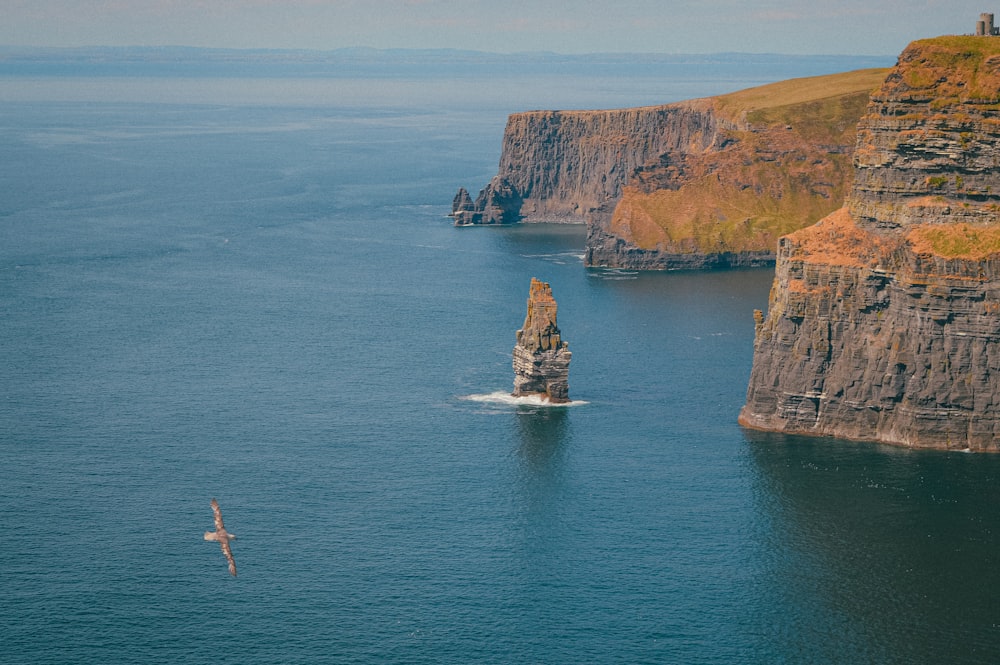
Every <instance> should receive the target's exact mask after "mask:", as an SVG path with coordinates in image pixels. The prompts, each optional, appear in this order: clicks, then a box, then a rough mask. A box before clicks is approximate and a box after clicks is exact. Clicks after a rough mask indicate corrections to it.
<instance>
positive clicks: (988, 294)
mask: <svg viewBox="0 0 1000 665" xmlns="http://www.w3.org/2000/svg"><path fill="white" fill-rule="evenodd" d="M998 165H1000V39H998V38H996V37H985V36H984V37H972V36H966V37H961V36H956V37H939V38H935V39H927V40H921V41H917V42H914V43H913V44H911V45H910V46H908V47H907V48H906V50H905V51H904V52H903V53H902V55H900V57H899V62H898V64H897V66H896V67H895V68H894V69H893V70H892V71H891V72H890V73H889V75H888V76H887V77H886V79H885V82H884V83H883V84H882V86H881V87H880V88H879V89H877V90H876V91H875V92H874V93H873V94H872V96H871V101H870V103H869V105H868V109H867V111H866V113H865V115H864V116H863V117H862V119H861V121H860V124H859V126H858V140H857V147H856V150H855V153H854V166H855V174H854V184H853V188H852V190H851V193H850V194H849V196H848V197H847V205H846V206H845V207H844V208H842V209H840V210H838V211H836V212H834V213H833V214H831V215H829V216H828V217H826V218H824V219H823V220H821V221H820V222H818V223H817V224H815V225H813V226H811V227H809V228H806V229H802V230H800V231H797V232H795V233H792V234H790V235H787V236H785V237H783V238H782V239H781V240H780V241H779V244H778V254H777V266H776V270H775V280H774V286H773V288H772V290H771V298H770V302H769V304H768V312H767V315H766V316H764V315H763V314H762V313H760V312H757V313H756V315H755V319H756V322H757V334H756V340H755V342H754V360H753V369H752V371H751V376H750V385H749V388H748V391H747V402H746V406H744V407H743V411H742V412H741V414H740V422H741V423H742V424H743V425H745V426H747V427H751V428H755V429H762V430H771V431H779V432H788V433H795V434H809V435H826V436H836V437H841V438H848V439H858V440H871V441H880V442H884V443H890V444H896V445H902V446H910V447H922V448H939V449H951V450H971V451H993V452H1000V168H998Z"/></svg>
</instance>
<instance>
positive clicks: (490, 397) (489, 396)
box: [459, 390, 587, 409]
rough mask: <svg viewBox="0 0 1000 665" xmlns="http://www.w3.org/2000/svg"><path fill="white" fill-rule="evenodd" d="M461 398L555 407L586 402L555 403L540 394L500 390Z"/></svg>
mask: <svg viewBox="0 0 1000 665" xmlns="http://www.w3.org/2000/svg"><path fill="white" fill-rule="evenodd" d="M459 399H461V400H465V401H467V402H479V403H481V404H505V405H508V406H545V407H551V408H555V409H559V408H564V407H568V406H582V405H584V404H586V403H587V402H584V401H583V400H571V401H569V402H562V403H555V402H549V401H548V400H545V399H543V398H542V397H541V396H540V395H527V396H525V397H514V396H513V395H511V394H510V393H506V392H504V391H502V390H497V391H495V392H492V393H485V394H479V395H463V396H462V397H459Z"/></svg>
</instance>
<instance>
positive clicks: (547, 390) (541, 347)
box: [513, 278, 573, 404]
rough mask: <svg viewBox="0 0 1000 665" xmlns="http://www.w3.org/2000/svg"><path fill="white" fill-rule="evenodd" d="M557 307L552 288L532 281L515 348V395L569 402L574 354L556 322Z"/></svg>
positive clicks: (533, 279) (555, 401)
mask: <svg viewBox="0 0 1000 665" xmlns="http://www.w3.org/2000/svg"><path fill="white" fill-rule="evenodd" d="M557 309H558V306H557V305H556V301H555V298H554V297H553V296H552V287H550V286H549V285H548V284H547V283H546V282H542V281H539V280H537V279H535V278H532V279H531V288H530V290H529V293H528V313H527V315H526V316H525V319H524V325H523V326H521V329H520V330H518V331H517V344H516V345H515V346H514V353H513V358H514V393H513V394H514V396H515V397H525V396H529V395H538V396H541V397H542V398H543V399H545V400H546V401H549V402H553V403H557V404H558V403H565V402H568V401H569V361H570V358H571V357H572V355H573V354H572V353H570V351H569V345H568V344H566V342H564V341H563V340H562V334H561V333H560V332H559V325H558V323H557V321H556V312H557Z"/></svg>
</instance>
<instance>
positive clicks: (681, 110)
mask: <svg viewBox="0 0 1000 665" xmlns="http://www.w3.org/2000/svg"><path fill="white" fill-rule="evenodd" d="M716 124H717V118H716V116H715V114H714V113H712V112H711V109H710V107H709V105H708V104H706V103H703V102H689V103H684V104H671V105H666V106H649V107H642V108H633V109H621V110H613V111H531V112H527V113H515V114H513V115H511V116H510V117H509V118H508V120H507V127H506V129H505V131H504V137H503V148H502V151H501V156H500V167H499V171H498V173H497V175H496V176H494V178H493V179H492V180H491V181H490V182H489V184H488V185H487V186H486V187H485V188H484V189H483V190H482V191H481V192H480V193H479V196H478V197H477V198H476V200H475V201H474V202H472V201H471V197H469V201H468V202H466V203H471V205H465V206H463V207H458V206H457V205H456V206H455V207H453V210H452V216H453V217H454V218H455V223H456V224H457V225H468V224H509V223H512V222H571V223H578V224H582V223H584V222H586V220H587V216H588V214H589V213H590V212H591V211H593V210H595V209H596V208H598V207H600V206H602V205H605V204H606V203H607V202H608V201H613V200H617V199H618V198H619V197H620V196H621V191H622V186H623V185H624V184H625V182H626V181H627V179H628V176H629V174H631V173H632V172H633V171H635V169H636V168H638V167H640V166H642V165H643V164H646V163H647V162H649V161H650V160H652V159H655V158H656V157H658V156H659V155H661V154H663V153H664V152H667V151H671V150H674V151H676V150H692V149H693V150H704V149H706V148H707V147H708V146H710V145H711V144H712V142H713V141H714V140H715V133H716V130H717V126H716ZM462 191H464V190H461V191H460V192H459V196H461V192H462ZM463 201H464V199H463ZM457 203H458V198H456V204H457Z"/></svg>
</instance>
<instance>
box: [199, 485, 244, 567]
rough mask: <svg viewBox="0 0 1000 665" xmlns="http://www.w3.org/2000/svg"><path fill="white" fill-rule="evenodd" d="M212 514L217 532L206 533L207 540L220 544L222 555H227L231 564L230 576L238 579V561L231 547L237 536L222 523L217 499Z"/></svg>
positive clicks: (227, 559) (213, 503) (213, 504)
mask: <svg viewBox="0 0 1000 665" xmlns="http://www.w3.org/2000/svg"><path fill="white" fill-rule="evenodd" d="M212 512H213V513H215V531H206V532H205V540H211V541H214V542H218V543H219V545H221V546H222V553H223V554H225V555H226V561H228V562H229V574H230V575H232V576H233V577H236V561H235V560H234V559H233V550H232V549H231V548H230V547H229V541H230V540H236V534H235V533H229V532H228V531H226V527H225V525H224V524H223V523H222V511H221V510H219V502H218V501H216V500H215V499H212Z"/></svg>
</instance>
